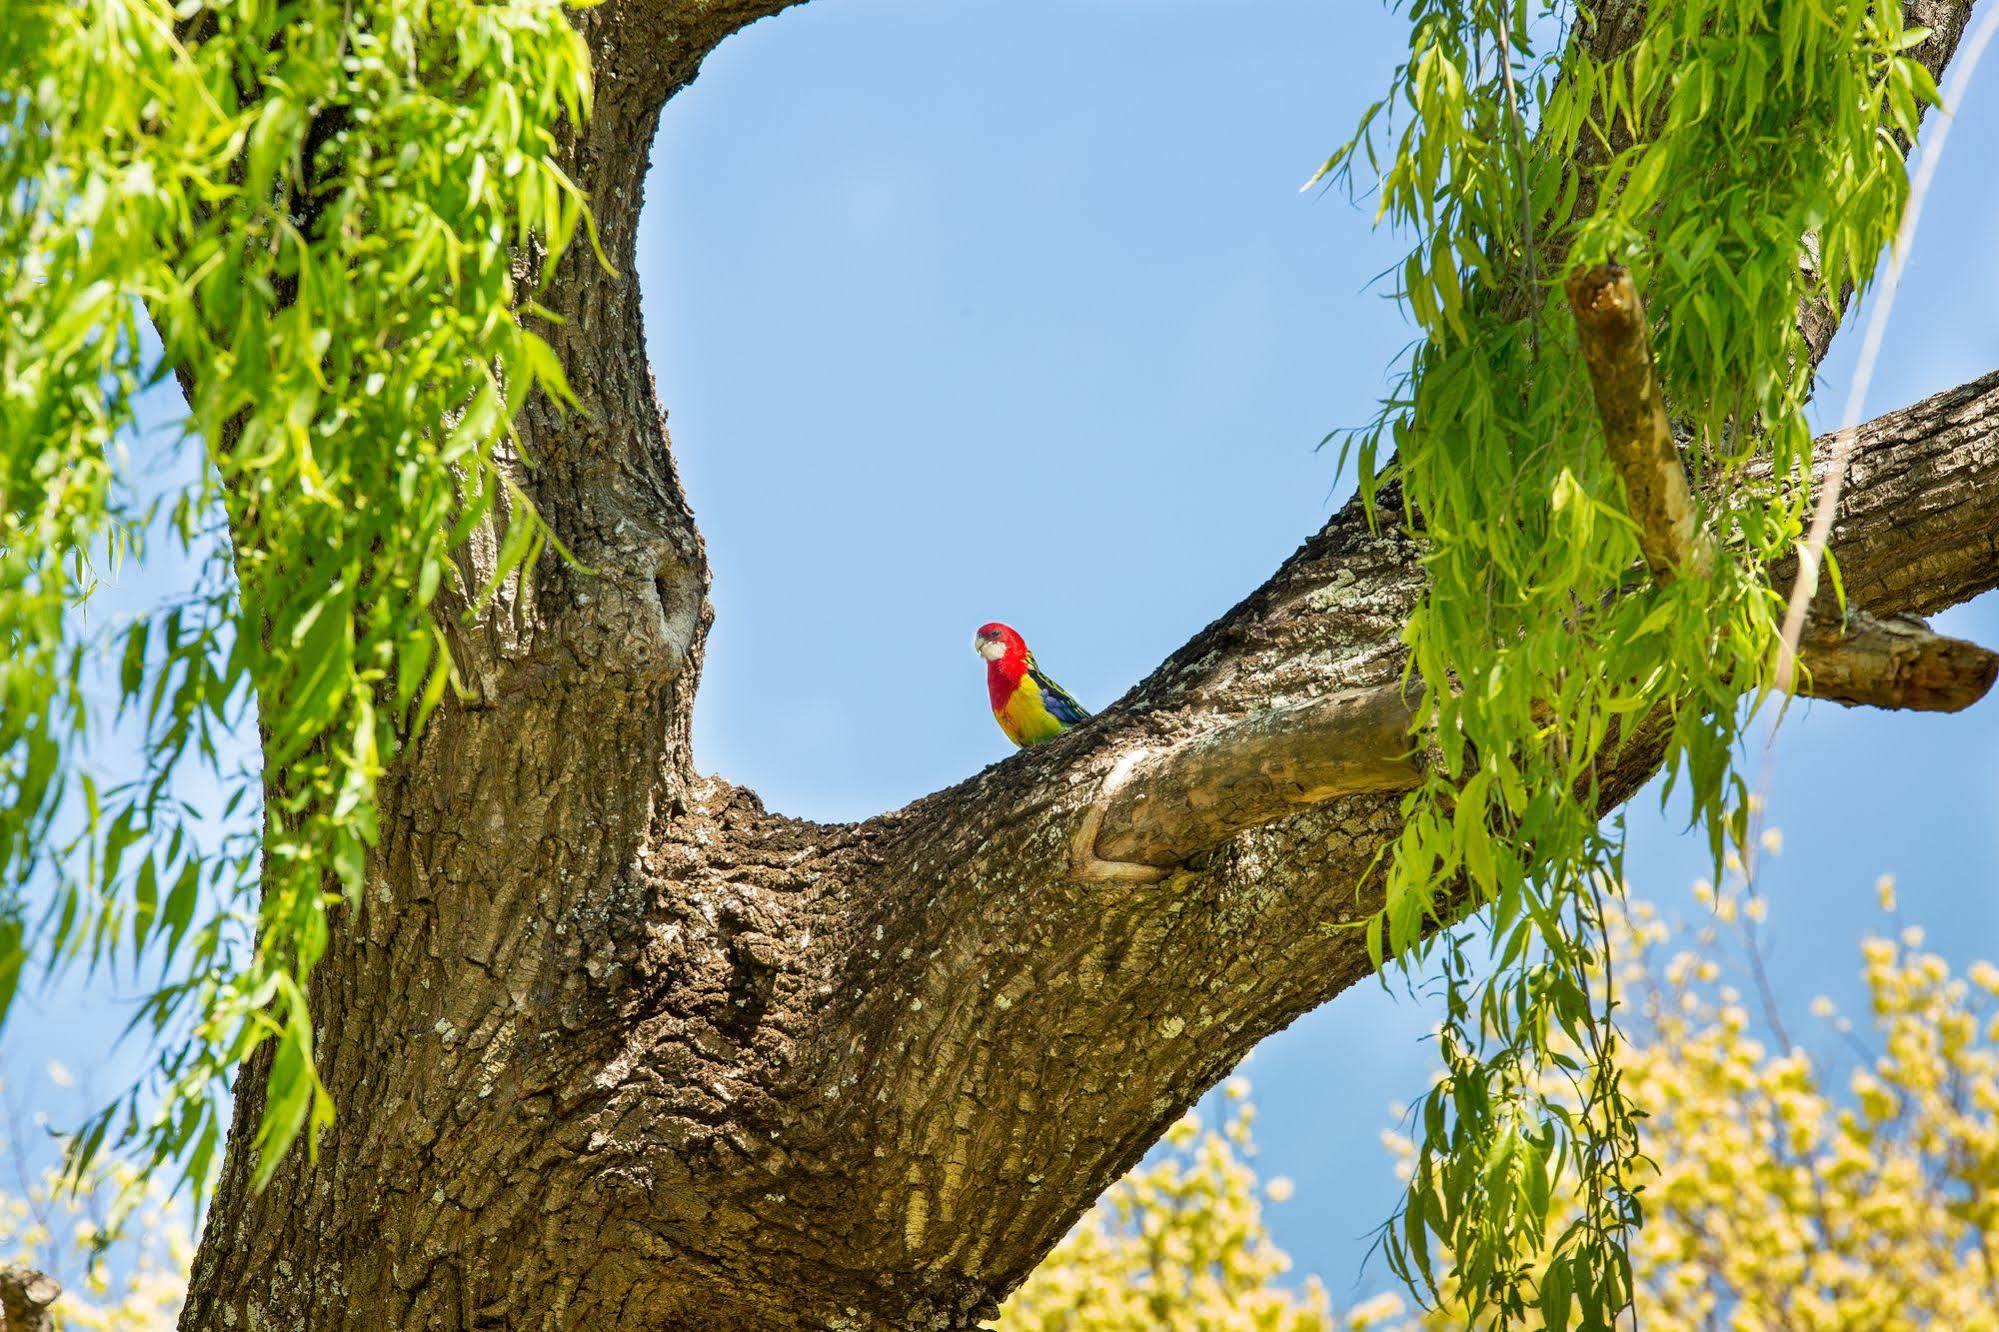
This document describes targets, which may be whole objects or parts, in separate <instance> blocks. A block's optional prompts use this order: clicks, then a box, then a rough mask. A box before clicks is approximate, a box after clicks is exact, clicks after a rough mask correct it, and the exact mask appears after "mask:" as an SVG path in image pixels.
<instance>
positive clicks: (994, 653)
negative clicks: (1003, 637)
mask: <svg viewBox="0 0 1999 1332" xmlns="http://www.w3.org/2000/svg"><path fill="white" fill-rule="evenodd" d="M972 646H973V647H975V648H977V649H978V650H979V655H980V656H981V657H984V658H985V659H986V660H987V661H998V660H999V659H1000V658H1001V657H1004V656H1005V655H1006V644H1004V643H1002V642H1000V641H999V640H998V639H997V638H993V639H984V640H980V641H977V642H974V643H973V644H972Z"/></svg>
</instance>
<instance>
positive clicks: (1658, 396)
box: [1567, 264, 1708, 580]
mask: <svg viewBox="0 0 1999 1332" xmlns="http://www.w3.org/2000/svg"><path fill="white" fill-rule="evenodd" d="M1567 289H1568V296H1569V308H1570V310H1572V311H1573V312H1574V313H1575V317H1576V332H1577V334H1578V336H1579V338H1580V340H1581V343H1582V353H1583V363H1584V364H1585V365H1586V366H1588V367H1589V377H1590V387H1591V388H1592V389H1594V390H1595V393H1596V411H1597V415H1598V417H1600V418H1601V419H1602V421H1603V437H1604V447H1605V449H1606V451H1607V452H1608V453H1609V454H1610V460H1611V463H1612V465H1614V466H1615V467H1616V468H1617V472H1618V475H1619V477H1621V478H1622V479H1623V482H1624V496H1625V503H1626V505H1627V506H1628V507H1629V508H1630V510H1631V517H1632V520H1633V521H1634V522H1636V523H1637V524H1638V545H1639V549H1640V550H1642V551H1643V552H1644V555H1645V563H1646V564H1647V565H1648V566H1650V568H1651V570H1652V573H1653V576H1654V577H1656V578H1659V579H1661V580H1664V579H1668V578H1671V577H1673V576H1674V575H1675V574H1676V573H1678V572H1679V571H1680V570H1682V569H1685V568H1688V567H1689V563H1690V562H1692V564H1693V566H1694V567H1696V568H1697V567H1699V565H1700V564H1703V563H1705V562H1706V560H1707V558H1708V556H1707V552H1705V551H1703V550H1699V549H1698V548H1697V547H1696V545H1695V521H1694V493H1693V488H1692V487H1691V486H1689V485H1688V484H1687V470H1686V468H1685V467H1684V466H1683V465H1682V464H1681V462H1680V449H1679V445H1677V444H1675V443H1674V442H1673V428H1672V423H1671V422H1670V421H1668V420H1667V418H1666V395H1665V393H1664V392H1663V391H1662V390H1661V388H1660V386H1659V376H1658V374H1657V372H1656V371H1655V369H1654V367H1653V364H1652V335H1651V333H1650V332H1649V331H1648V330H1647V328H1646V324H1645V307H1644V305H1643V304H1641V303H1640V301H1639V299H1638V288H1637V287H1636V286H1634V285H1633V284H1632V281H1631V273H1630V271H1629V270H1628V269H1626V268H1625V267H1624V266H1623V265H1622V264H1598V265H1596V266H1595V267H1593V268H1585V269H1579V270H1577V271H1576V272H1575V273H1573V274H1571V275H1570V277H1569V280H1568V283H1567Z"/></svg>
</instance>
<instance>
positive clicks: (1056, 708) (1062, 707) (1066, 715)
mask: <svg viewBox="0 0 1999 1332" xmlns="http://www.w3.org/2000/svg"><path fill="white" fill-rule="evenodd" d="M1027 678H1028V679H1030V680H1032V681H1034V684H1035V687H1036V688H1037V689H1039V690H1040V691H1041V706H1042V707H1044V708H1047V709H1048V715H1049V716H1051V717H1053V718H1054V719H1055V720H1056V721H1059V722H1061V723H1062V724H1063V725H1064V726H1076V725H1079V724H1081V723H1082V722H1084V721H1086V720H1088V718H1089V715H1090V710H1089V709H1088V708H1086V707H1084V706H1083V705H1082V704H1081V703H1078V702H1077V701H1076V700H1075V697H1074V696H1073V695H1071V694H1070V693H1069V691H1068V690H1066V689H1064V688H1063V687H1062V686H1061V685H1058V684H1056V683H1055V682H1054V681H1053V680H1051V679H1049V678H1048V677H1047V676H1045V675H1043V674H1042V673H1041V668H1040V667H1038V666H1030V667H1028V668H1027Z"/></svg>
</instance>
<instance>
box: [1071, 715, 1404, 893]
mask: <svg viewBox="0 0 1999 1332" xmlns="http://www.w3.org/2000/svg"><path fill="white" fill-rule="evenodd" d="M1414 715H1415V714H1414V712H1413V710H1412V709H1411V708H1410V706H1409V704H1408V702H1407V701H1406V699H1405V698H1404V695H1403V691H1402V689H1401V688H1400V687H1399V686H1397V685H1388V686H1385V687H1382V688H1378V689H1366V690H1355V691H1351V692H1348V693H1340V694H1334V695H1331V696H1329V697H1327V698H1322V699H1318V700H1316V701H1314V702H1311V703H1301V704H1294V705H1292V706H1290V707H1280V708H1270V709H1267V710H1265V711H1261V712H1255V713H1251V714H1250V715H1249V716H1247V717H1245V718H1243V719H1242V720H1241V721H1237V722H1232V723H1230V724H1229V725H1227V726H1224V727H1221V728H1220V729H1218V730H1215V731H1212V732H1210V733H1208V734H1207V735H1204V736H1201V737H1199V738H1198V739H1194V740H1190V741H1188V742H1187V743H1186V744H1184V745H1179V746H1176V747H1175V748H1173V749H1170V750H1167V751H1166V752H1165V753H1163V754H1160V755H1158V756H1157V757H1155V758H1152V759H1149V760H1148V761H1146V762H1144V763H1141V764H1140V765H1138V767H1137V769H1136V770H1135V771H1134V772H1133V773H1132V774H1131V776H1130V778H1129V780H1128V781H1127V782H1126V783H1124V784H1123V785H1122V786H1121V788H1120V789H1119V790H1118V791H1117V793H1116V794H1115V795H1114V796H1113V797H1112V798H1111V800H1110V801H1109V807H1108V809H1107V811H1106V813H1105V816H1104V822H1103V828H1102V830H1101V831H1100V832H1099V833H1098V836H1097V839H1096V842H1097V845H1096V854H1097V855H1098V856H1099V857H1102V858H1103V859H1105V860H1111V861H1128V862H1137V863H1140V864H1146V865H1160V866H1164V865H1177V864H1180V863H1182V862H1183V861H1186V860H1190V859H1192V858H1193V857H1194V856H1196V855H1198V854H1199V853H1200V852H1202V851H1206V850H1208V849H1210V848H1211V847H1215V846H1219V845H1220V844H1221V843H1223V842H1225V841H1227V840H1228V839H1229V838H1231V837H1233V836H1235V835H1236V834H1237V833H1239V832H1242V831H1243V830H1244V829H1246V828H1254V827H1258V826H1259V825H1261V824H1265V823H1268V822H1270V821H1271V820H1272V819H1278V818H1282V817H1283V816H1285V815H1286V814H1295V813H1297V812H1298V811H1299V810H1301V809H1305V808H1308V807H1310V806H1312V805H1318V804H1323V803H1325V802H1326V801H1328V800H1332V799H1336V798H1337V797H1340V796H1347V795H1358V794H1361V793H1363V792H1368V791H1403V790H1407V789H1408V788H1410V787H1412V786H1414V785H1415V784H1416V781H1417V779H1418V776H1419V770H1418V768H1417V766H1416V762H1415V755H1414V751H1413V743H1414V742H1413V741H1412V740H1411V738H1410V735H1409V726H1410V723H1411V721H1412V720H1413V719H1414Z"/></svg>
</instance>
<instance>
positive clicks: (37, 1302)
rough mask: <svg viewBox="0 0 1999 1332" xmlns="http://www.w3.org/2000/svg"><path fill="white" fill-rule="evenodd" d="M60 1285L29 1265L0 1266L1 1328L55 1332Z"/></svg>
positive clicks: (2, 1330) (12, 1331)
mask: <svg viewBox="0 0 1999 1332" xmlns="http://www.w3.org/2000/svg"><path fill="white" fill-rule="evenodd" d="M61 1294H62V1287H61V1286H58V1285H57V1284H56V1283H55V1282H54V1281H51V1280H50V1279H49V1278H48V1277H46V1276H43V1275H42V1274H41V1273H40V1272H37V1271H35V1270H34V1269H33V1268H28V1267H0V1332H54V1329H55V1325H56V1323H55V1316H54V1315H53V1314H52V1313H51V1312H50V1307H51V1306H52V1305H54V1304H55V1302H56V1297H57V1296H58V1295H61Z"/></svg>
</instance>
